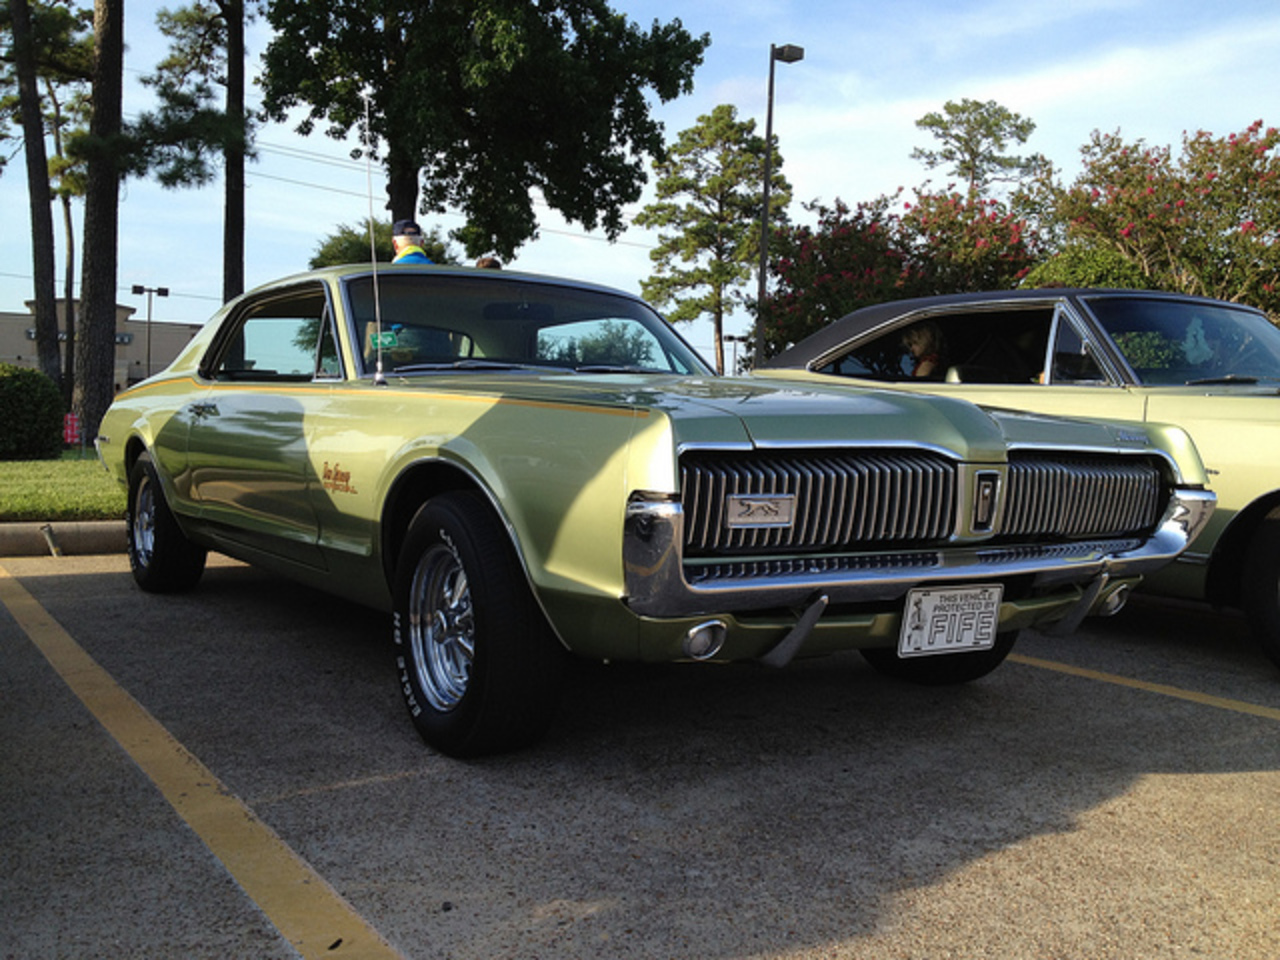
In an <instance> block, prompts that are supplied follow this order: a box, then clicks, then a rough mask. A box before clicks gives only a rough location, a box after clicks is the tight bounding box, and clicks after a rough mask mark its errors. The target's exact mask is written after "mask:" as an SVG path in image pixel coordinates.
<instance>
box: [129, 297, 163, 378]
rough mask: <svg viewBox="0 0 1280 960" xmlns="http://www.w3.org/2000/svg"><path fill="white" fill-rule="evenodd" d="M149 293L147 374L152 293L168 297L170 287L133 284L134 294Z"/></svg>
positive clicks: (149, 353)
mask: <svg viewBox="0 0 1280 960" xmlns="http://www.w3.org/2000/svg"><path fill="white" fill-rule="evenodd" d="M144 293H145V294H146V295H147V376H148V377H149V376H151V295H152V294H153V293H154V294H155V295H156V296H158V297H167V296H168V295H169V288H168V287H144V286H143V285H142V284H140V283H135V284H134V285H133V295H134V296H135V297H136V296H140V295H141V294H144Z"/></svg>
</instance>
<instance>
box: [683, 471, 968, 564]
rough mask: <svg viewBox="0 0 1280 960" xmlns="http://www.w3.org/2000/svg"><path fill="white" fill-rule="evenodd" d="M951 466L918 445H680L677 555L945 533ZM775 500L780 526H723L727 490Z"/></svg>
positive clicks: (949, 528) (805, 548)
mask: <svg viewBox="0 0 1280 960" xmlns="http://www.w3.org/2000/svg"><path fill="white" fill-rule="evenodd" d="M958 484H959V471H958V467H957V464H956V463H955V462H954V461H952V460H949V459H948V458H946V457H944V456H942V455H940V454H935V453H931V452H928V451H883V450H881V451H829V452H809V451H798V452H792V451H769V452H765V453H761V452H751V453H736V452H726V451H706V450H695V451H686V453H685V454H684V455H683V456H682V457H681V459H680V489H681V500H682V503H683V507H684V514H685V518H686V519H685V531H684V532H685V537H684V549H685V555H686V556H687V557H697V556H726V555H728V556H733V555H743V554H753V553H761V552H809V551H818V550H846V549H858V548H860V547H865V546H867V545H871V544H875V545H877V546H883V545H884V544H886V543H898V544H907V543H928V542H937V541H939V540H945V539H946V538H948V537H949V536H951V534H952V533H953V532H954V530H955V526H956V490H957V487H958ZM769 497H773V498H778V499H779V500H784V499H785V500H787V501H788V503H789V504H790V506H791V512H792V521H791V523H790V524H789V525H787V526H776V525H771V524H763V523H762V524H760V525H758V526H741V525H737V526H734V525H730V524H729V523H728V522H727V517H726V507H727V505H728V504H729V503H730V500H731V498H736V499H742V498H769Z"/></svg>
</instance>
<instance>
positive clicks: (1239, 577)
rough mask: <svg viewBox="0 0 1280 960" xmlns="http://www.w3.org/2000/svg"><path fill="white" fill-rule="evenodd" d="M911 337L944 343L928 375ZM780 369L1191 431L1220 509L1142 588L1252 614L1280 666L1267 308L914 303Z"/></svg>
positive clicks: (1136, 294) (824, 338)
mask: <svg viewBox="0 0 1280 960" xmlns="http://www.w3.org/2000/svg"><path fill="white" fill-rule="evenodd" d="M909 332H910V336H908V333H909ZM908 340H910V341H911V342H912V343H917V344H918V343H919V342H920V341H921V340H924V341H927V342H929V343H930V344H931V346H930V347H929V348H927V352H928V354H929V355H931V356H933V357H936V358H938V363H937V364H936V369H933V370H932V371H930V374H929V375H928V376H912V373H913V371H915V372H917V373H919V372H921V367H922V363H921V360H922V357H923V356H924V353H922V355H921V357H917V356H916V355H915V354H913V353H912V350H911V348H910V346H909V345H908V342H907V341H908ZM917 349H918V350H919V349H920V348H919V347H917ZM766 368H767V369H766V370H764V371H762V372H763V373H764V374H765V375H766V376H783V377H786V378H787V379H789V380H794V379H796V378H797V376H800V375H802V374H803V379H804V381H805V382H806V383H819V382H828V383H830V382H835V380H836V378H839V379H840V380H841V381H843V382H849V379H848V378H854V379H856V380H860V381H863V382H864V385H865V386H889V385H892V386H893V387H895V388H902V387H906V388H908V389H910V390H912V391H917V390H924V391H928V392H931V393H934V394H937V395H940V396H956V397H963V398H965V399H968V400H972V401H974V402H976V403H980V404H983V405H990V406H994V407H1000V408H1005V409H1016V410H1029V411H1041V412H1046V413H1053V414H1058V415H1062V416H1075V417H1103V418H1106V419H1108V420H1116V419H1118V420H1133V421H1139V422H1141V421H1158V422H1164V423H1172V424H1177V425H1178V426H1180V427H1182V428H1183V429H1185V430H1186V431H1187V433H1188V434H1190V436H1191V438H1192V440H1193V441H1194V442H1195V445H1196V447H1197V449H1198V450H1199V451H1200V455H1201V457H1203V458H1204V463H1205V467H1206V469H1207V470H1208V473H1209V478H1210V487H1211V488H1212V490H1213V491H1214V493H1216V494H1217V497H1218V507H1217V510H1216V511H1215V513H1214V515H1213V517H1212V519H1211V520H1210V521H1209V523H1208V524H1207V525H1206V526H1205V529H1204V531H1203V532H1202V533H1201V534H1200V535H1199V536H1198V537H1197V538H1196V541H1195V542H1194V543H1193V544H1192V545H1191V548H1190V549H1189V550H1188V551H1187V552H1186V553H1184V554H1183V555H1182V556H1181V557H1180V558H1179V560H1178V562H1177V563H1175V564H1172V565H1170V566H1168V567H1166V568H1165V569H1164V570H1162V571H1160V572H1159V573H1156V574H1154V575H1152V576H1150V577H1148V578H1146V579H1145V580H1144V581H1143V583H1142V588H1143V589H1144V590H1147V591H1150V592H1151V593H1153V594H1157V595H1162V596H1168V597H1178V598H1183V599H1190V600H1198V601H1202V602H1208V603H1210V604H1212V605H1214V606H1216V607H1223V608H1235V609H1241V610H1243V611H1244V613H1245V614H1246V616H1247V618H1248V620H1249V623H1250V626H1251V628H1252V631H1253V634H1254V636H1255V637H1256V638H1257V640H1258V642H1259V644H1260V645H1261V648H1262V650H1263V652H1264V653H1265V654H1266V655H1267V656H1268V657H1269V658H1270V659H1271V660H1272V661H1273V662H1274V663H1275V664H1276V665H1277V666H1280V416H1277V415H1278V414H1280V329H1277V328H1276V326H1275V325H1274V324H1272V323H1271V322H1270V321H1269V320H1268V318H1267V317H1266V315H1265V314H1263V313H1262V312H1261V311H1259V310H1255V309H1253V308H1251V307H1247V306H1244V305H1243V304H1238V303H1227V302H1223V301H1221V300H1210V299H1205V298H1200V297H1188V296H1181V295H1178V294H1172V293H1158V292H1154V291H1143V290H1096V289H1043V290H1017V291H1008V290H1006V291H997V292H992V293H971V294H961V295H956V296H947V297H930V298H923V299H917V300H902V301H898V302H891V303H882V304H878V305H876V306H873V307H867V308H866V309H863V310H858V311H855V312H854V313H851V314H849V315H848V316H846V317H843V318H841V319H840V320H837V321H836V322H835V323H833V324H831V325H830V326H828V327H826V328H825V329H823V330H822V331H820V332H818V333H816V334H814V335H813V336H811V337H809V338H807V339H806V340H804V341H802V342H801V343H799V344H796V345H795V346H794V347H792V348H791V349H790V350H787V351H785V352H784V353H782V354H780V355H779V356H777V357H775V358H773V359H772V360H770V361H769V363H768V364H767V365H766ZM866 381H871V383H867V382H866Z"/></svg>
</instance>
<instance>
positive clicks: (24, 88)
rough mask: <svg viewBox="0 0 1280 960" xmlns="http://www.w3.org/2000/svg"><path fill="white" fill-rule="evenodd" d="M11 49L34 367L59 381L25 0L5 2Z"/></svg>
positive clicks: (45, 191) (48, 215)
mask: <svg viewBox="0 0 1280 960" xmlns="http://www.w3.org/2000/svg"><path fill="white" fill-rule="evenodd" d="M9 13H10V16H11V17H12V20H13V47H14V55H15V60H16V68H17V73H18V99H19V103H20V104H21V109H22V135H23V139H24V141H25V150H24V153H25V154H26V159H27V196H28V198H29V200H30V204H31V263H32V274H33V275H34V277H35V291H34V292H35V296H34V298H33V299H34V300H35V320H36V356H37V358H38V361H39V364H40V370H41V371H42V372H43V373H44V374H45V375H47V376H48V377H49V378H50V379H52V380H53V382H54V383H56V384H59V385H61V383H62V357H61V355H60V353H59V350H58V315H57V307H56V303H55V292H54V286H55V280H54V267H53V211H52V209H51V205H52V203H53V196H52V193H51V192H50V190H49V158H48V154H46V152H45V148H44V116H43V113H42V111H41V105H40V88H39V86H38V85H37V78H36V61H35V50H34V46H33V43H34V37H33V36H32V33H31V10H30V8H29V7H28V5H27V0H9Z"/></svg>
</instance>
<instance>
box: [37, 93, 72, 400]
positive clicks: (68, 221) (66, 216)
mask: <svg viewBox="0 0 1280 960" xmlns="http://www.w3.org/2000/svg"><path fill="white" fill-rule="evenodd" d="M44 93H45V96H46V97H48V99H49V105H50V107H52V110H53V124H52V130H51V132H52V134H53V153H54V156H56V157H57V158H58V159H59V160H65V159H66V151H65V150H63V146H62V125H63V116H62V104H61V103H60V102H59V100H58V88H57V87H56V86H55V85H54V83H53V82H52V81H51V80H49V79H48V78H45V84H44ZM58 202H59V203H60V204H61V205H62V229H63V233H65V234H66V238H67V243H66V255H65V257H64V258H63V277H62V304H63V309H62V317H63V324H62V329H63V334H64V336H63V343H64V344H65V345H66V346H65V349H64V351H63V356H62V403H63V406H65V407H66V408H67V409H68V410H70V409H71V399H72V398H71V394H72V390H73V387H74V384H75V371H76V227H75V220H74V218H73V217H72V215H71V192H70V190H69V189H68V188H67V185H66V183H65V181H64V182H63V184H62V186H61V189H59V190H58Z"/></svg>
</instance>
